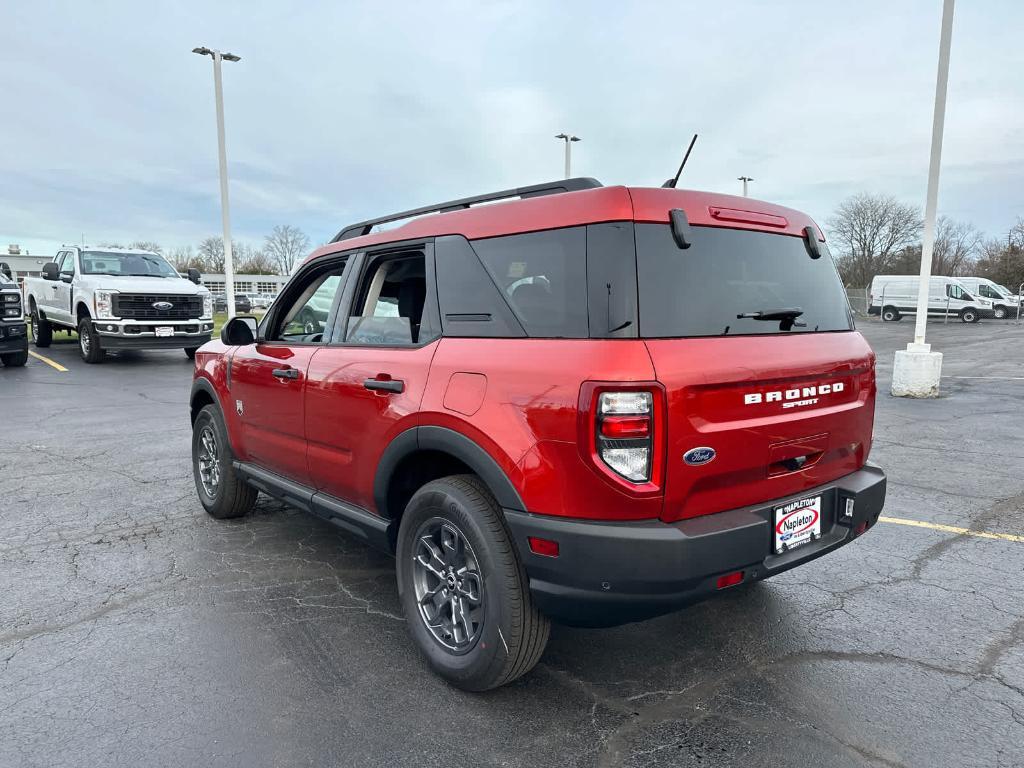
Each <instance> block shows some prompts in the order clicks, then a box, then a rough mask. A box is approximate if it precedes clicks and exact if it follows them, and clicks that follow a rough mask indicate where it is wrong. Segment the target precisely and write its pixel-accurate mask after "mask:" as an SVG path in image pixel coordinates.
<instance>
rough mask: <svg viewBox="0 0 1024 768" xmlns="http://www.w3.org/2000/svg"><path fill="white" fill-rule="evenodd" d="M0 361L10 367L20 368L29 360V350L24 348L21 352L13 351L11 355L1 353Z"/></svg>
mask: <svg viewBox="0 0 1024 768" xmlns="http://www.w3.org/2000/svg"><path fill="white" fill-rule="evenodd" d="M0 361H2V362H3V364H4V365H6V366H7V367H8V368H20V367H21V366H23V365H24V364H25V363H27V362H28V350H27V349H24V350H22V351H21V352H11V353H10V354H9V355H0Z"/></svg>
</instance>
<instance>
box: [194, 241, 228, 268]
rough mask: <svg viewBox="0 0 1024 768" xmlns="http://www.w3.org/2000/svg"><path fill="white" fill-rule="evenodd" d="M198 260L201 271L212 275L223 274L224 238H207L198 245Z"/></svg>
mask: <svg viewBox="0 0 1024 768" xmlns="http://www.w3.org/2000/svg"><path fill="white" fill-rule="evenodd" d="M199 259H200V261H201V262H202V264H203V266H202V270H203V271H204V272H210V273H213V274H218V275H219V274H223V272H224V238H223V237H208V238H206V239H205V240H203V241H202V242H201V243H200V244H199Z"/></svg>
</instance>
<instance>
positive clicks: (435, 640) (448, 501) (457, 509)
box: [396, 475, 551, 691]
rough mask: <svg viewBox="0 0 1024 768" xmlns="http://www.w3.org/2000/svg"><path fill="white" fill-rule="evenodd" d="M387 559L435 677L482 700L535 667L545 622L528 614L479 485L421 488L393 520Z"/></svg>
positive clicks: (526, 597)
mask: <svg viewBox="0 0 1024 768" xmlns="http://www.w3.org/2000/svg"><path fill="white" fill-rule="evenodd" d="M396 557H397V571H398V572H397V577H398V593H399V598H400V600H401V602H402V609H403V611H404V612H405V617H406V621H407V623H408V627H409V632H410V634H411V635H412V638H413V640H414V641H415V642H416V645H417V646H418V647H419V649H420V651H421V652H422V653H423V655H424V657H425V658H426V660H427V663H428V664H429V665H430V666H431V668H432V669H433V670H434V671H435V672H436V673H437V674H438V675H440V676H441V677H443V678H444V679H445V680H447V681H448V682H450V683H451V684H452V685H454V686H456V687H458V688H462V689H464V690H467V691H486V690H489V689H491V688H497V687H499V686H502V685H505V684H506V683H509V682H511V681H513V680H515V679H516V678H518V677H520V676H522V675H524V674H526V673H527V672H529V671H530V670H531V669H533V667H534V665H535V664H536V663H537V662H538V661H539V660H540V657H541V654H543V652H544V647H545V646H546V645H547V641H548V634H549V633H550V629H551V625H550V622H549V621H548V619H547V617H545V616H543V615H542V614H541V613H540V612H539V611H538V610H537V608H536V606H535V605H534V604H533V598H532V596H531V595H530V590H529V588H528V585H527V578H526V572H525V571H524V569H523V566H522V563H521V562H520V561H519V556H518V554H517V552H516V549H515V545H514V544H513V543H512V540H511V538H510V536H509V533H508V530H507V528H506V527H505V522H504V519H503V518H502V514H501V509H500V507H499V506H498V504H497V502H496V501H495V499H494V497H493V496H492V495H491V493H490V492H489V491H488V490H487V488H486V486H485V485H484V484H483V483H482V482H481V481H480V479H479V478H477V477H475V476H473V475H455V476H452V477H446V478H443V479H441V480H434V481H432V482H430V483H427V484H426V485H424V486H423V487H422V488H420V489H419V490H418V491H417V492H416V494H415V495H414V496H413V497H412V499H411V500H410V501H409V504H408V506H407V507H406V509H405V514H404V515H403V516H402V523H401V527H400V528H399V532H398V551H397V555H396Z"/></svg>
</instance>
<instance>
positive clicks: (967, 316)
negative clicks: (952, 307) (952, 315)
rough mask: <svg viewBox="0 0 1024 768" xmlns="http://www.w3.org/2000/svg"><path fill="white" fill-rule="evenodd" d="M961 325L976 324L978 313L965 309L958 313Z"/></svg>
mask: <svg viewBox="0 0 1024 768" xmlns="http://www.w3.org/2000/svg"><path fill="white" fill-rule="evenodd" d="M960 322H961V323H976V322H978V313H977V311H976V310H973V309H965V310H964V311H963V312H961V313H960Z"/></svg>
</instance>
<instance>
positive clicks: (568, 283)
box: [473, 227, 588, 339]
mask: <svg viewBox="0 0 1024 768" xmlns="http://www.w3.org/2000/svg"><path fill="white" fill-rule="evenodd" d="M473 250H475V251H476V253H477V255H478V256H479V257H480V261H481V262H483V265H484V267H486V269H487V271H488V272H489V273H490V275H491V279H493V280H494V283H495V285H497V286H498V289H499V290H500V291H501V293H502V295H503V296H504V297H505V300H506V301H507V302H508V304H509V306H510V307H511V308H512V311H513V312H514V313H515V315H516V317H517V318H518V320H519V322H520V323H521V324H522V326H523V328H524V330H525V331H526V332H527V334H529V335H530V336H534V337H544V338H569V339H582V338H586V337H587V334H588V325H587V233H586V228H585V227H571V228H567V229H553V230H548V231H545V232H531V233H528V234H524V235H508V236H505V237H492V238H488V239H486V240H474V241H473Z"/></svg>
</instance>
